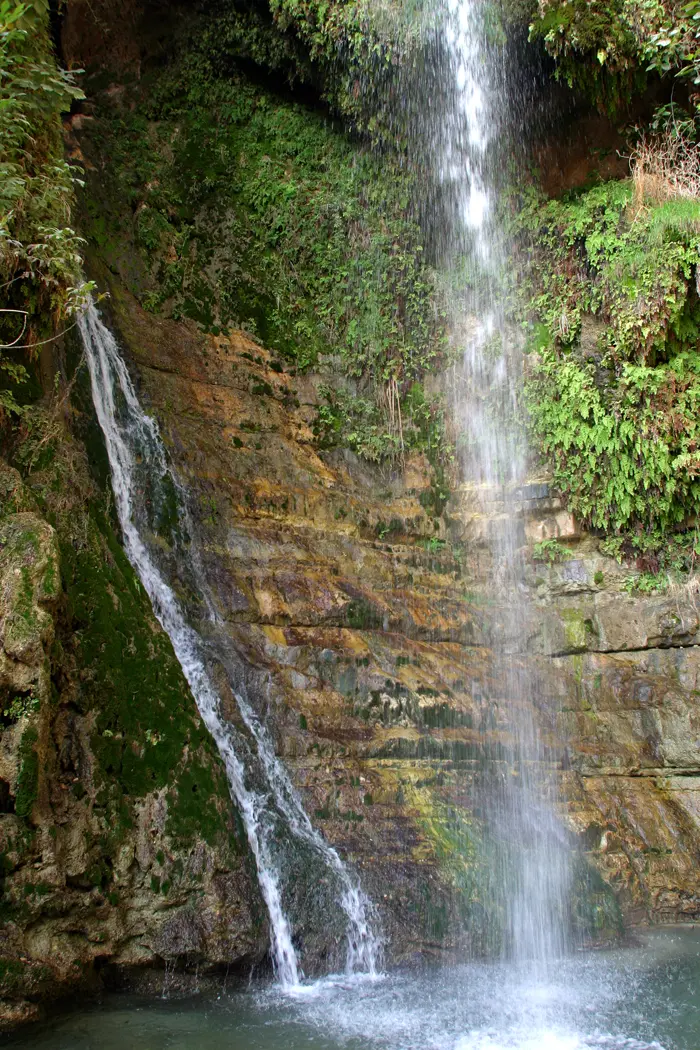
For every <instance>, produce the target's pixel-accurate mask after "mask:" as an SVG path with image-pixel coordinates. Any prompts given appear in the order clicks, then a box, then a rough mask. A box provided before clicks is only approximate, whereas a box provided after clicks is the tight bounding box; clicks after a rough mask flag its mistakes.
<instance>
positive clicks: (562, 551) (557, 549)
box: [532, 540, 571, 565]
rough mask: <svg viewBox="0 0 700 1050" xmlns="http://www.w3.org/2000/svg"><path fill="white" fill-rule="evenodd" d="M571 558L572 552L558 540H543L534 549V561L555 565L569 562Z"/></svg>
mask: <svg viewBox="0 0 700 1050" xmlns="http://www.w3.org/2000/svg"><path fill="white" fill-rule="evenodd" d="M570 557H571V551H570V550H569V548H568V547H565V546H564V544H563V543H559V541H558V540H541V541H540V542H539V543H536V544H535V545H534V547H533V548H532V558H533V561H543V562H547V563H548V564H549V565H555V564H556V563H557V562H560V561H567V560H568V559H569V558H570Z"/></svg>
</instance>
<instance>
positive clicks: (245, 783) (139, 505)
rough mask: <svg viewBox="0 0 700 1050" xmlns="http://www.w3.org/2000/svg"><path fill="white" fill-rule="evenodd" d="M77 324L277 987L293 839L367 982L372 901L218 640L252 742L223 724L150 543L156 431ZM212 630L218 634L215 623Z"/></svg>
mask: <svg viewBox="0 0 700 1050" xmlns="http://www.w3.org/2000/svg"><path fill="white" fill-rule="evenodd" d="M79 325H80V333H81V336H82V341H83V345H84V348H85V355H86V358H87V363H88V368H89V371H90V380H91V384H92V396H93V401H94V405H95V410H96V413H97V418H98V421H99V424H100V426H101V428H102V432H103V434H104V438H105V443H106V447H107V454H108V456H109V463H110V468H111V474H112V488H113V491H114V497H115V503H116V508H117V514H118V517H119V522H120V524H121V528H122V533H123V538H124V547H125V550H126V553H127V555H128V557H129V560H130V561H131V563H132V565H133V567H134V569H135V570H136V572H137V574H138V576H139V578H140V580H141V582H142V583H143V586H144V587H145V589H146V592H147V593H148V596H149V598H150V599H151V603H152V605H153V610H154V612H155V614H156V616H157V618H158V620H159V622H160V623H161V625H162V627H163V628H164V630H165V631H166V632H167V634H168V635H169V637H170V640H171V642H172V644H173V648H174V650H175V654H176V656H177V658H178V660H179V662H180V664H181V666H182V670H183V672H184V674H185V677H186V679H187V681H188V683H189V686H190V688H191V690H192V694H193V696H194V698H195V700H196V702H197V706H198V708H199V712H200V714H201V716H202V719H203V720H204V722H205V724H206V725H207V727H208V729H209V731H210V732H211V734H212V736H213V738H214V740H215V742H216V744H217V747H218V749H219V752H220V754H221V757H222V759H223V761H224V763H225V766H226V771H227V775H228V782H229V787H230V791H231V795H232V797H233V799H234V801H235V802H236V803H237V805H238V808H239V810H240V813H241V816H242V818H243V821H244V824H245V828H246V832H247V836H248V841H249V843H250V847H251V850H252V852H253V855H254V857H255V861H256V864H257V869H258V878H259V882H260V889H261V892H262V895H263V899H264V901H265V904H266V906H267V910H268V914H269V919H270V929H271V941H272V956H273V962H274V966H275V972H276V976H277V979H278V981H279V982H280V984H281V985H282V986H283V987H284V988H287V989H294V988H297V987H298V986H299V981H300V975H301V971H300V964H299V960H298V959H297V954H296V951H295V948H294V944H293V942H292V933H293V931H292V928H291V924H290V921H289V919H288V917H287V915H286V914H285V908H284V903H283V897H284V892H285V886H284V885H283V877H282V873H283V862H284V855H285V851H288V849H289V843H290V840H292V841H295V842H296V843H297V844H300V845H301V846H302V847H304V848H306V850H307V851H310V852H311V854H312V855H313V856H314V857H316V859H317V861H318V863H319V864H320V865H321V866H322V868H323V869H325V870H326V871H327V872H328V873H330V875H331V876H332V877H333V879H334V882H335V884H336V885H337V887H338V904H339V906H340V908H341V909H342V911H343V912H344V914H345V916H346V931H347V951H346V972H347V973H348V974H356V973H367V974H370V975H372V974H374V973H375V972H376V968H377V965H378V955H379V947H380V946H379V940H378V938H377V935H376V934H375V932H374V930H373V924H372V920H371V906H370V904H369V901H368V900H367V898H366V897H365V895H364V894H363V892H362V890H361V888H360V887H359V885H358V884H357V882H356V880H355V879H354V878H353V876H352V875H351V874H350V873H349V871H348V870H347V868H346V867H345V865H344V864H343V862H342V861H341V859H340V857H339V856H338V854H337V853H336V852H335V850H334V849H332V848H331V847H330V846H329V845H328V843H327V842H326V841H325V840H324V839H323V838H322V836H321V835H320V834H319V833H318V832H317V831H316V829H315V828H314V827H313V825H312V824H311V822H310V820H309V818H308V816H307V814H306V812H305V811H304V808H303V806H302V803H301V800H300V798H299V796H298V794H297V792H296V791H295V789H294V787H293V785H292V783H291V780H290V779H289V776H288V775H287V773H286V771H285V769H284V768H283V767H282V765H281V764H280V762H279V761H278V760H277V757H276V755H275V753H274V749H273V747H272V743H271V741H270V738H269V736H268V734H267V732H266V730H265V728H264V726H263V724H262V722H261V721H260V719H259V718H258V716H257V715H256V713H255V711H254V709H253V707H252V705H251V703H250V701H249V699H248V698H247V696H246V693H245V688H244V686H243V685H242V682H241V675H240V667H237V666H236V665H237V663H238V661H237V659H236V657H235V655H234V654H233V653H232V652H231V646H230V645H228V646H226V645H225V643H222V641H221V640H220V639H219V648H220V654H219V655H218V662H219V665H220V666H223V667H224V668H225V669H226V670H227V671H228V672H229V673H228V680H229V685H230V686H231V688H232V691H233V692H234V695H235V697H236V702H237V704H238V709H239V712H240V715H241V718H242V721H243V723H244V725H245V727H246V729H247V731H248V736H249V738H250V739H249V740H246V739H245V737H244V736H243V734H242V733H241V732H239V731H237V730H236V729H235V728H234V726H233V725H231V723H230V722H227V721H226V720H225V719H224V717H223V715H222V710H221V695H220V693H219V691H218V690H217V688H216V687H215V685H214V678H213V676H212V673H211V671H210V664H211V660H212V654H211V652H210V651H209V646H208V645H207V644H206V643H205V642H204V640H203V638H202V636H201V634H200V633H199V632H198V631H196V630H195V629H194V628H193V627H192V626H191V625H190V624H189V623H188V621H187V619H186V616H185V612H184V610H183V607H182V605H181V603H180V602H179V601H178V599H177V597H176V595H175V591H174V589H173V585H172V582H171V583H169V582H167V580H166V578H165V575H164V571H163V569H162V568H161V563H162V561H163V556H162V553H161V552H160V548H162V544H160V547H159V545H157V544H155V543H150V544H149V538H150V537H152V536H153V531H154V521H155V520H157V516H158V513H159V512H160V510H161V509H162V507H163V505H164V503H165V501H166V500H167V499H168V496H169V494H172V491H173V488H174V489H175V492H176V493H178V487H177V482H176V479H175V478H174V477H173V475H172V472H171V470H170V467H169V466H168V462H167V459H166V455H165V450H164V447H163V443H162V441H161V438H160V434H159V431H158V426H157V424H156V422H155V420H153V419H152V418H151V417H150V416H148V415H146V413H145V412H144V411H143V409H142V408H141V405H140V404H139V401H138V398H137V396H136V393H135V391H134V387H133V384H132V382H131V379H130V377H129V373H128V371H127V369H126V366H125V364H124V361H123V360H122V357H121V355H120V353H119V348H118V346H117V343H116V341H115V339H114V337H113V335H112V334H111V332H110V331H109V330H108V329H107V328H106V327H105V326H104V324H103V323H102V321H101V320H100V317H99V315H98V313H97V310H96V309H95V307H94V306H90V308H89V309H88V311H87V313H86V314H85V315H84V316H83V317H81V319H80V321H79ZM179 495H180V498H179V500H178V503H179V508H178V509H179V513H180V517H181V521H182V524H183V525H184V528H185V531H186V532H187V533H188V538H189V545H188V547H187V548H185V547H184V546H183V545H180V546H179V548H178V549H177V551H176V555H177V562H178V566H181V565H182V564H183V563H189V565H190V570H191V571H190V573H189V575H190V578H191V579H190V581H189V582H190V584H192V581H194V580H196V581H197V582H196V584H195V586H198V587H199V593H200V598H201V599H202V601H203V603H204V604H205V605H206V606H207V607H208V608H210V609H213V604H212V603H211V601H210V599H209V596H208V594H207V593H206V590H204V593H202V588H203V587H205V586H206V585H205V584H204V585H203V584H202V578H201V572H200V571H199V570H200V566H199V562H198V551H197V547H196V544H195V542H194V539H193V536H194V529H193V527H192V523H191V522H190V521H189V518H188V516H187V512H186V508H185V504H184V501H183V498H182V494H179ZM212 615H213V614H212ZM213 626H214V633H216V632H215V626H216V625H213ZM253 744H254V746H252V745H253ZM244 756H245V761H244V760H243V759H244Z"/></svg>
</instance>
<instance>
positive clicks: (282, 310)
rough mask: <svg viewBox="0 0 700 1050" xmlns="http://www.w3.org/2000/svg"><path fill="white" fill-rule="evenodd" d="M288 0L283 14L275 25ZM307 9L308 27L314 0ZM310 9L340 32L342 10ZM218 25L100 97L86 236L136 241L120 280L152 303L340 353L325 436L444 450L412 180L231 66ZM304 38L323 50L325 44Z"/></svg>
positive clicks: (118, 251) (400, 449) (302, 359)
mask: <svg viewBox="0 0 700 1050" xmlns="http://www.w3.org/2000/svg"><path fill="white" fill-rule="evenodd" d="M288 6H289V5H278V8H279V9H278V11H277V14H276V16H275V17H276V19H277V20H278V21H280V23H284V25H285V26H287V25H288V20H289V17H290V15H289V11H288ZM303 6H304V12H306V13H304V12H297V13H298V14H299V17H300V25H301V26H302V27H305V28H303V33H302V35H304V34H306V33H307V31H309V32H310V30H309V25H310V22H309V20H308V19H307V15H308V16H309V18H311V15H310V14H309V12H310V11H311V8H315V6H316V5H303ZM319 7H320V8H323V9H324V10H325V8H326V7H328V8H329V11H328V18H329V19H330V20H331V22H332V24H333V26H336V28H337V26H338V25H339V22H338V19H339V18H340V14H339V12H340V9H341V8H342V9H343V10H344V11H345V14H347V15H348V17H349V13H350V10H351V5H319ZM333 11H334V12H335V14H333ZM285 12H286V13H285ZM229 14H230V15H231V17H232V18H233V17H234V15H233V14H232V13H231V12H229ZM222 17H224V16H222ZM242 17H243V16H242V15H240V14H237V15H235V18H236V19H239V20H240V18H242ZM246 17H247V16H246ZM319 17H321V15H319ZM323 17H325V16H323ZM343 17H344V16H343ZM226 18H228V14H227V15H226ZM285 19H286V20H287V21H285ZM341 21H342V19H341ZM236 24H237V25H238V23H236ZM218 25H219V23H218V22H217V21H216V18H214V19H213V21H212V20H210V19H209V17H208V18H207V22H206V25H205V27H203V28H202V29H201V32H198V33H195V34H190V37H191V39H190V40H189V41H188V42H187V43H185V42H184V41H183V43H182V47H181V48H180V49H179V51H178V54H177V57H176V58H173V59H172V61H171V64H170V65H169V66H167V67H166V68H165V69H158V70H157V71H154V72H152V73H149V74H147V75H146V76H145V77H144V78H143V80H142V82H141V83H140V84H139V87H138V90H135V92H134V93H133V94H129V93H128V92H127V93H126V94H125V95H124V96H123V97H122V98H120V99H117V100H116V101H115V100H114V98H107V97H103V98H102V99H101V108H100V119H99V120H98V121H96V122H95V126H94V128H93V130H91V133H90V135H91V143H92V144H91V145H88V151H89V153H90V155H91V156H92V159H93V161H94V162H95V163H96V166H97V167H98V168H99V170H100V182H102V181H103V179H104V175H105V173H110V174H108V175H107V178H106V179H104V185H100V186H98V185H96V180H95V181H94V182H93V183H92V184H91V187H90V189H91V196H92V197H93V199H94V200H93V201H91V202H90V203H88V204H87V208H88V210H89V211H90V212H91V216H90V219H89V222H88V230H89V233H90V239H91V240H92V242H93V243H94V245H95V247H96V248H97V250H98V252H99V253H100V255H101V256H102V257H103V258H104V259H105V260H107V261H108V262H109V263H110V264H114V263H115V262H116V263H117V264H119V262H120V260H122V259H123V258H124V255H125V253H131V252H132V251H133V249H134V248H135V249H136V250H137V252H138V253H139V254H140V256H141V266H140V267H135V266H133V265H130V266H129V278H130V279H131V288H132V290H133V291H134V292H135V293H136V294H137V295H138V297H139V298H140V300H141V302H142V303H143V305H144V306H145V307H146V308H147V309H149V310H152V311H158V312H162V313H165V314H167V315H169V316H171V317H173V318H175V319H178V320H179V319H185V318H189V319H190V320H193V321H195V322H196V323H198V324H199V325H200V326H201V327H202V328H203V329H205V330H207V331H210V332H214V333H217V332H220V331H226V330H228V329H229V328H230V327H232V326H236V327H243V328H244V329H246V330H248V331H249V332H250V333H251V334H252V335H253V336H255V337H256V338H259V339H260V340H261V342H262V343H264V344H265V346H267V347H269V348H270V349H272V350H274V351H275V352H276V353H277V354H278V355H279V356H280V357H281V358H283V359H285V360H286V362H287V365H288V366H292V367H296V368H298V369H301V370H304V369H308V368H310V367H315V366H316V365H317V364H318V363H319V362H320V361H322V360H323V359H324V358H326V359H327V358H328V355H331V354H332V355H335V356H334V358H333V370H334V372H335V373H336V375H337V374H338V373H340V374H341V375H342V376H343V377H344V379H345V382H340V383H338V382H336V383H334V386H333V388H332V389H331V388H330V387H327V388H326V389H325V391H324V392H323V393H324V394H325V399H324V403H323V404H322V406H321V409H320V411H319V415H318V419H317V421H316V427H315V429H316V434H317V439H318V441H319V444H320V445H321V447H323V448H331V447H334V446H335V445H337V444H342V445H343V446H344V447H349V448H351V449H353V450H354V451H356V452H357V453H358V455H360V456H362V457H363V458H365V459H368V460H370V461H373V462H380V461H382V460H386V459H390V458H392V457H397V456H400V455H402V454H403V453H404V452H407V451H410V450H411V449H414V448H420V449H421V450H425V451H426V452H428V454H429V456H430V457H431V460H433V461H434V462H435V463H437V462H438V461H440V462H444V461H446V459H447V458H449V454H450V450H449V449H448V448H447V446H446V443H445V439H444V428H443V410H442V406H441V405H440V404H439V402H438V401H437V400H436V399H431V398H428V397H426V395H425V393H424V391H423V389H422V386H421V379H422V377H423V376H424V375H425V373H426V371H427V370H428V369H430V368H431V367H433V366H434V364H435V363H436V361H437V360H438V358H439V356H440V355H441V354H442V353H443V352H444V349H445V340H444V324H443V319H442V316H441V312H440V310H439V309H436V303H437V293H436V284H435V276H434V274H433V272H432V270H431V268H430V266H429V265H428V264H427V263H426V261H425V258H424V250H423V243H422V236H421V232H420V230H419V228H418V226H417V224H416V222H415V220H414V219H413V217H412V214H413V207H414V201H415V198H416V189H415V182H414V176H413V175H412V174H411V173H410V171H409V170H408V169H407V167H406V166H405V165H404V164H402V163H401V161H400V158H399V157H398V156H397V155H396V154H395V153H389V152H385V153H384V154H383V155H381V156H380V155H379V154H378V153H377V152H376V151H373V150H371V149H369V148H368V147H366V146H364V145H363V144H362V143H360V142H358V141H356V140H353V139H352V138H350V137H348V135H347V134H346V133H345V132H343V131H342V130H341V129H340V128H339V127H337V126H335V125H334V124H333V123H332V121H331V120H329V118H328V117H327V116H324V115H322V114H320V113H318V112H313V111H311V110H310V109H309V108H307V107H305V106H302V105H300V104H298V103H295V102H292V101H290V100H289V99H288V98H285V97H281V96H279V95H275V94H274V93H272V92H271V91H270V90H267V89H265V88H263V87H261V86H260V85H259V84H253V83H252V82H251V81H250V80H249V79H247V77H246V76H245V75H244V74H243V73H242V72H241V70H240V69H237V68H235V67H234V68H232V66H231V56H232V55H233V57H234V58H235V57H236V56H237V55H239V51H237V50H236V49H235V48H233V51H231V50H230V48H229V45H228V44H227V43H226V40H227V37H226V29H225V27H224V28H220V29H217V26H218ZM241 25H242V23H241ZM324 25H325V26H326V28H327V29H328V26H329V25H330V23H329V22H324ZM239 28H240V26H239ZM299 31H300V32H302V30H299ZM329 31H330V30H329ZM238 32H239V30H238V29H236V33H238ZM241 32H242V29H241ZM319 32H321V36H323V32H325V30H324V31H323V32H322V31H321V30H319ZM312 35H313V34H312ZM305 39H306V37H305ZM314 39H315V38H314ZM323 39H326V38H325V37H323ZM285 40H286V41H287V43H288V39H287V38H286V37H285ZM310 40H311V37H309V38H308V39H307V40H306V42H307V44H309V46H310V47H311V54H313V55H314V56H317V50H318V49H319V48H320V49H321V50H323V48H324V47H325V45H322V44H321V42H320V38H319V40H317V41H316V42H315V43H313V44H311V43H309V41H310ZM332 40H333V41H335V37H332ZM333 46H335V44H333ZM285 47H286V44H285ZM261 60H262V58H261ZM270 61H272V59H270ZM273 68H274V67H273ZM107 157H108V158H109V159H108V163H104V162H103V158H107ZM95 201H96V202H98V205H99V206H96V205H95V203H94V202H95ZM105 217H107V218H105ZM256 392H257V393H259V394H260V395H261V396H270V395H271V392H272V389H271V388H269V387H268V388H265V387H264V386H263V385H259V389H258V390H257V391H256Z"/></svg>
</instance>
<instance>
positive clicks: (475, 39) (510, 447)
mask: <svg viewBox="0 0 700 1050" xmlns="http://www.w3.org/2000/svg"><path fill="white" fill-rule="evenodd" d="M441 11H442V18H441V22H442V25H441V30H442V34H443V40H444V46H443V48H442V49H441V52H440V53H441V55H442V56H443V57H442V69H441V78H442V82H443V92H444V108H443V112H442V115H441V117H440V118H439V120H437V122H436V121H435V115H434V114H431V115H429V116H427V117H426V120H429V121H430V122H431V126H429V127H426V129H425V136H426V139H427V140H428V141H430V142H431V143H432V148H433V154H434V157H435V158H436V160H435V168H436V170H435V172H434V175H435V179H436V181H437V182H438V183H439V184H440V185H441V187H442V190H443V193H444V194H445V196H446V198H447V199H448V200H449V201H450V202H451V207H450V208H449V209H448V211H447V215H448V220H447V222H445V221H444V220H442V224H443V229H442V230H441V237H440V240H441V246H442V254H443V260H442V262H443V266H444V267H445V270H446V273H447V278H448V279H447V284H448V287H449V289H450V294H449V298H448V304H447V309H448V311H449V326H450V334H451V339H452V343H453V346H454V348H456V349H458V350H460V351H462V353H461V363H460V364H458V365H457V366H456V367H455V368H454V374H453V381H454V383H453V408H454V418H455V431H456V433H457V435H458V449H459V464H460V469H461V475H462V478H461V480H462V481H463V482H464V483H465V484H466V487H467V490H468V491H469V492H470V498H471V503H472V506H473V518H474V524H475V526H476V528H475V531H474V537H473V542H482V543H485V544H486V545H487V547H488V550H489V554H490V561H491V566H492V568H491V572H490V598H491V607H492V609H493V610H494V624H493V628H492V634H493V637H492V655H491V682H492V683H493V684H492V686H491V689H492V690H496V692H495V693H493V695H491V696H488V697H486V698H485V699H486V700H487V701H488V702H490V703H491V704H492V705H494V706H495V708H496V710H497V711H498V721H499V723H500V724H504V723H506V724H507V726H508V732H507V733H505V734H504V733H503V732H502V733H501V740H500V742H499V748H498V750H497V751H496V750H495V749H494V752H493V755H492V756H491V757H490V758H487V762H486V765H487V767H488V768H487V769H486V770H485V771H484V777H483V781H484V783H483V787H482V791H483V802H482V811H483V812H484V814H485V823H486V826H487V834H488V835H489V836H490V837H491V839H492V840H495V841H496V842H497V843H498V844H499V848H498V850H497V851H496V854H495V855H497V856H498V857H500V858H501V861H500V870H498V871H495V872H493V873H492V875H491V878H492V883H493V884H494V886H496V887H497V889H498V892H499V893H500V895H501V899H502V902H503V910H504V913H505V922H504V926H505V929H504V936H503V952H504V954H505V955H506V956H507V957H509V958H511V959H515V960H516V961H520V962H522V963H523V965H525V966H526V967H527V968H528V969H529V970H530V971H533V970H534V971H535V972H541V973H545V972H546V971H547V970H548V969H549V967H550V966H551V964H552V963H553V962H554V961H555V960H556V959H558V958H559V957H560V956H561V955H562V953H563V952H564V951H565V949H566V946H567V932H566V931H567V923H566V915H567V910H568V897H569V892H570V883H571V873H570V858H569V844H568V842H567V838H566V834H565V832H564V830H563V828H562V826H561V825H560V823H559V821H558V819H557V817H556V804H557V793H556V784H555V775H554V774H553V771H552V766H551V756H548V755H547V753H546V748H545V747H544V744H543V741H542V738H541V736H540V733H539V732H538V727H537V725H536V721H535V708H536V706H537V701H538V697H537V684H536V681H535V678H534V675H533V672H532V670H531V669H530V668H529V667H528V658H527V638H528V633H529V624H530V616H531V613H530V610H529V608H528V601H527V597H526V595H525V587H524V567H525V566H524V560H523V551H524V545H525V534H524V528H523V520H522V512H521V508H522V500H523V487H524V486H525V485H526V482H527V472H528V452H527V441H526V434H525V427H524V412H523V408H522V405H521V398H520V392H521V379H522V376H521V360H522V346H521V344H520V340H519V336H518V333H517V331H514V330H513V328H512V327H510V326H509V325H508V323H507V320H506V310H505V298H506V291H505V280H504V275H505V274H506V271H507V267H508V245H507V239H506V237H505V236H504V233H503V231H502V229H501V228H500V226H499V220H498V207H497V204H498V201H497V196H498V186H499V183H502V181H503V173H504V170H505V169H506V167H507V164H508V162H509V153H508V151H509V148H512V147H511V145H510V143H509V114H508V112H507V105H508V102H507V99H508V91H507V89H506V87H507V86H506V78H505V74H504V69H505V68H506V62H507V58H506V54H505V48H504V45H503V43H502V42H501V41H500V39H499V37H498V34H497V33H496V32H494V28H493V26H490V25H489V24H488V21H487V20H488V18H489V11H488V9H487V5H484V4H481V3H479V2H478V0H446V2H445V3H444V5H443V6H442V7H441ZM433 75H434V74H433ZM489 615H491V614H489ZM487 754H488V746H487Z"/></svg>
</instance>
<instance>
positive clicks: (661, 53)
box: [530, 0, 700, 114]
mask: <svg viewBox="0 0 700 1050" xmlns="http://www.w3.org/2000/svg"><path fill="white" fill-rule="evenodd" d="M699 14H700V0H691V2H690V3H683V2H681V3H675V2H674V0H543V2H541V3H540V4H539V6H538V8H537V11H536V12H535V13H534V15H533V20H532V22H531V25H530V38H531V39H532V40H541V41H542V42H543V43H544V46H545V48H546V49H547V51H548V52H549V54H550V55H552V57H553V58H554V59H555V61H556V76H557V77H559V78H561V79H563V80H565V81H566V83H567V84H569V86H570V87H574V88H576V89H577V90H579V91H582V92H584V93H585V94H586V95H587V96H588V98H589V99H590V100H591V101H592V102H594V103H595V104H597V105H598V106H599V107H600V108H601V109H605V110H607V111H608V112H609V113H613V114H614V113H617V112H619V111H620V110H622V109H624V107H625V106H626V105H627V104H628V103H629V102H630V101H631V99H632V97H633V96H634V95H638V94H642V92H643V91H644V89H645V87H646V86H647V83H648V81H649V79H650V76H651V75H652V74H661V75H667V74H671V75H675V76H680V77H682V78H685V79H690V80H692V82H693V84H697V83H699V82H700V21H699V20H698V16H699Z"/></svg>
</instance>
